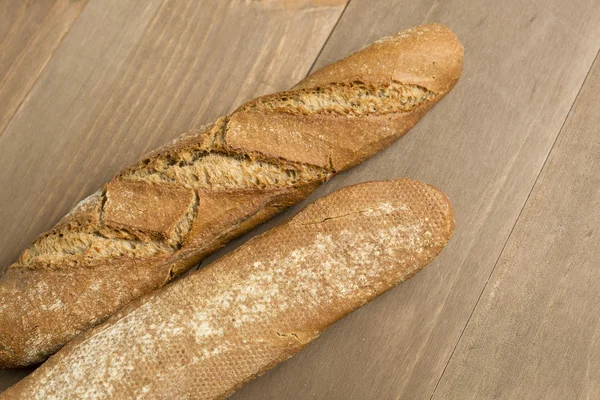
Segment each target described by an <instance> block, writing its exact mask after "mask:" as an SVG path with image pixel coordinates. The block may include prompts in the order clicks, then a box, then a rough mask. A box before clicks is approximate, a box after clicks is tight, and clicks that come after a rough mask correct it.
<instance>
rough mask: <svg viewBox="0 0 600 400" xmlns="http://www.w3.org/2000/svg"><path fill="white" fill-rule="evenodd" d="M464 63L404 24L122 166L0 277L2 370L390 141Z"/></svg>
mask: <svg viewBox="0 0 600 400" xmlns="http://www.w3.org/2000/svg"><path fill="white" fill-rule="evenodd" d="M461 62H462V47H461V45H460V43H459V42H458V40H457V39H456V37H455V36H454V34H452V33H451V32H450V31H449V30H448V29H447V28H445V27H443V26H441V25H425V26H421V27H416V28H413V29H411V30H407V31H403V32H401V33H399V34H397V35H395V36H392V37H390V38H387V39H383V40H381V41H379V42H377V43H375V44H373V45H372V46H369V47H367V48H365V49H363V50H361V51H359V52H357V53H355V54H353V55H350V56H349V57H347V58H345V59H344V60H341V61H339V62H337V63H335V64H332V65H331V66H329V67H326V68H324V69H323V70H321V71H317V72H316V73H314V74H313V75H311V76H309V77H308V78H306V79H305V80H304V81H302V82H301V83H299V84H298V85H297V86H296V87H295V88H293V89H292V90H289V91H286V92H281V93H277V94H273V95H269V96H263V97H260V98H258V99H255V100H252V101H250V102H248V103H246V104H245V105H243V106H242V107H240V108H239V109H238V110H237V111H235V112H234V113H233V114H232V115H229V116H226V117H222V118H219V119H218V120H217V121H215V122H214V123H212V124H209V125H207V126H205V127H203V128H201V129H198V130H194V131H191V132H189V133H187V134H184V135H183V136H181V137H179V138H178V139H176V140H174V141H172V142H171V143H168V144H167V145H165V146H162V147H161V148H159V149H157V150H155V151H153V152H152V153H150V154H149V155H147V156H146V157H143V158H142V159H141V160H140V161H139V162H137V163H135V164H134V165H132V166H131V167H129V168H126V169H124V170H123V171H121V172H120V173H119V174H117V176H116V177H115V178H114V179H113V180H112V181H111V182H109V183H108V184H107V185H105V186H104V187H103V188H102V189H101V190H99V191H98V192H96V193H94V194H93V195H92V196H90V197H89V198H88V199H86V200H84V201H83V202H82V203H80V204H79V205H77V206H76V207H75V208H74V210H73V211H72V212H71V213H70V214H69V215H67V216H65V217H64V218H63V219H62V220H61V221H60V222H59V223H58V224H57V225H56V226H55V227H54V228H53V229H51V230H50V231H49V232H47V233H45V234H42V235H41V236H40V237H39V238H38V239H37V240H36V241H35V242H34V243H33V244H32V245H31V246H30V247H29V248H28V249H26V250H25V251H24V252H23V254H22V256H21V257H20V259H19V260H18V261H17V262H16V263H15V264H13V265H12V266H10V267H9V270H8V272H7V273H6V274H5V276H3V277H2V278H1V279H0V368H5V367H14V366H23V365H28V364H32V363H37V362H40V361H42V360H43V359H44V358H46V357H47V356H48V355H49V354H51V353H52V352H54V351H56V349H58V348H60V346H61V345H63V344H64V343H66V342H67V341H68V340H70V339H71V338H72V337H74V336H75V335H77V334H78V333H80V332H82V331H83V330H85V329H88V328H89V327H91V326H93V325H94V324H96V323H98V322H99V321H102V320H104V319H105V318H107V317H108V316H109V315H111V314H113V313H114V312H115V311H116V310H118V309H119V308H121V307H123V306H124V305H126V304H127V303H129V302H130V301H131V300H132V299H135V298H136V297H138V296H140V295H141V294H144V293H147V292H148V291H150V290H153V289H155V288H157V287H160V286H163V285H164V284H166V283H167V282H169V280H171V279H172V278H173V277H175V276H176V275H178V274H180V273H182V272H184V271H186V270H187V269H189V268H190V267H192V266H193V265H195V264H196V263H198V262H200V261H201V260H202V258H203V257H205V256H206V255H207V254H209V253H210V252H212V251H214V250H216V249H218V248H219V247H221V246H223V245H224V243H226V242H227V241H228V240H231V239H232V238H234V237H235V236H237V235H240V234H241V233H243V232H245V231H247V230H249V229H251V228H252V227H254V226H256V225H257V224H259V223H261V222H263V221H264V220H266V219H267V218H270V217H271V216H273V215H274V214H276V213H278V212H280V211H282V210H283V209H284V208H285V207H287V206H289V205H291V204H294V203H296V202H298V201H300V200H301V199H303V198H305V197H306V196H308V195H309V194H310V193H311V192H312V190H314V189H315V188H316V187H317V186H318V185H319V184H321V183H322V182H324V181H326V180H327V179H329V178H330V177H331V176H332V175H333V174H335V173H336V172H339V171H341V170H344V169H346V168H349V167H351V166H353V165H356V164H358V163H360V162H362V161H363V160H364V159H366V158H368V157H370V156H371V155H373V154H374V153H376V152H377V151H379V150H381V149H383V148H385V147H386V146H388V145H389V144H390V143H392V142H393V141H394V140H396V139H397V138H399V137H400V136H401V135H403V134H404V133H406V132H407V131H408V130H409V129H410V128H411V127H412V126H413V125H414V124H415V123H416V122H417V121H418V120H419V119H420V118H421V117H422V116H423V115H424V114H425V112H426V111H427V110H429V109H430V108H431V107H432V106H433V105H434V104H435V103H436V102H437V101H439V100H440V99H441V98H442V97H443V96H444V95H445V94H446V93H447V92H448V90H450V88H451V87H452V86H453V85H454V84H455V83H456V81H457V79H458V77H459V75H460V67H461ZM96 287H98V288H99V289H97V290H96V289H91V288H96Z"/></svg>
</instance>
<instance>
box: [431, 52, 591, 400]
mask: <svg viewBox="0 0 600 400" xmlns="http://www.w3.org/2000/svg"><path fill="white" fill-rule="evenodd" d="M598 93H600V60H598V59H596V62H595V64H594V67H593V68H592V70H591V72H590V75H589V76H588V79H587V80H586V84H585V86H584V87H583V89H582V92H581V94H580V96H579V97H578V99H577V102H576V103H575V106H574V107H573V111H572V112H571V113H570V115H569V118H568V119H567V122H566V124H565V127H564V128H563V130H562V131H561V134H560V136H559V138H558V141H557V143H556V145H555V146H554V149H553V150H552V152H551V153H550V157H549V159H548V162H547V164H546V166H545V167H544V169H543V171H542V174H541V175H540V177H539V179H538V182H537V183H536V185H535V187H534V189H533V192H532V193H531V196H530V198H529V200H528V202H527V205H526V206H525V209H524V210H523V213H522V214H521V217H520V218H519V221H518V223H517V225H516V226H515V229H514V231H513V233H512V235H511V236H510V239H509V241H508V243H507V245H506V248H505V249H504V251H503V252H502V256H501V257H500V260H499V261H498V265H497V266H496V268H495V269H494V272H493V274H492V276H491V278H490V280H489V282H488V283H487V286H486V288H485V291H484V292H483V295H482V296H481V299H480V300H479V303H478V304H477V307H476V308H475V312H474V313H473V316H472V317H471V320H470V321H469V324H468V326H467V329H466V330H465V333H464V334H463V336H462V338H461V340H460V341H459V343H458V347H457V348H456V351H455V353H454V356H453V357H452V360H451V361H450V364H449V365H448V368H447V369H446V372H445V374H444V376H443V377H442V380H441V382H440V385H439V386H438V390H437V391H436V394H435V396H434V397H433V398H434V399H448V398H452V399H492V398H493V399H523V398H528V399H534V398H535V399H575V398H581V399H598V398H600V313H598V310H600V296H599V294H600V268H599V267H600V135H599V133H600V132H599V128H598V127H600V112H599V111H600V108H599V106H598V100H599V98H600V96H598Z"/></svg>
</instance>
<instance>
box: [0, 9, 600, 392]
mask: <svg viewBox="0 0 600 400" xmlns="http://www.w3.org/2000/svg"><path fill="white" fill-rule="evenodd" d="M345 5H346V2H345V1H334V0H328V1H322V0H321V1H317V0H303V1H299V0H295V1H292V0H271V1H249V0H244V1H242V0H239V1H238V0H235V1H234V0H230V1H223V2H213V1H201V2H181V1H175V0H165V1H160V0H156V1H149V2H137V3H135V2H130V1H116V0H115V1H99V0H90V1H89V3H88V4H87V6H85V8H84V10H83V12H82V13H81V15H80V16H79V18H78V19H77V21H76V22H75V24H74V25H73V27H72V28H71V31H70V32H69V33H68V34H67V35H66V36H65V38H64V40H63V42H62V43H61V44H60V46H59V47H58V48H57V49H56V51H55V53H54V55H53V57H52V58H51V60H50V62H49V63H48V64H47V66H46V68H45V69H44V70H43V71H42V73H41V75H40V76H39V78H38V80H37V81H36V83H35V85H34V86H33V87H32V89H31V91H30V92H29V94H28V95H27V97H26V98H25V101H24V103H23V106H22V107H21V108H20V109H19V110H18V112H17V113H16V114H15V115H14V116H13V117H12V120H11V121H10V123H9V124H8V125H7V127H6V129H5V130H4V133H3V134H2V135H1V136H0V170H2V171H3V172H2V174H0V187H2V188H4V190H2V191H0V204H2V207H1V208H0V222H1V223H2V226H3V227H4V229H3V231H2V239H1V240H2V242H0V246H1V248H0V250H1V251H0V268H4V267H6V266H7V265H8V264H9V263H10V262H12V261H14V259H16V257H17V255H18V253H19V252H20V251H22V250H23V248H24V247H25V246H26V245H27V244H28V243H29V242H31V240H32V239H33V238H34V237H35V236H36V235H37V234H38V233H40V232H42V231H43V230H45V229H48V228H49V227H50V226H51V225H52V224H54V223H55V222H56V220H57V219H58V218H60V216H62V215H63V214H64V213H65V212H66V211H68V209H69V208H70V207H71V206H72V205H73V204H74V203H76V202H77V200H79V199H81V198H82V197H84V196H85V195H86V194H89V193H91V192H92V191H93V190H94V189H95V188H96V187H98V186H99V185H100V184H101V183H102V182H103V181H105V180H106V179H107V178H108V177H110V176H111V175H112V174H113V173H114V172H115V171H116V170H117V169H119V168H120V167H122V166H123V165H125V164H127V163H129V162H131V161H133V160H134V159H136V158H137V157H139V156H140V155H141V154H142V153H143V152H145V151H147V150H149V149H151V148H153V147H155V146H156V145H158V144H161V143H163V142H165V141H167V140H168V139H170V138H172V137H174V136H176V135H177V134H179V133H181V132H183V131H185V130H186V129H189V128H192V127H197V126H198V125H200V124H203V123H206V122H209V121H210V120H212V119H213V118H214V117H216V116H218V115H221V114H224V113H226V112H228V111H230V110H231V109H232V108H234V107H235V106H236V105H239V104H240V103H241V102H242V101H244V100H245V99H248V98H250V97H254V96H256V95H259V94H262V93H265V92H271V91H275V90H280V89H284V88H287V87H289V86H291V85H292V84H293V83H295V82H296V81H298V80H299V79H301V78H302V77H303V76H304V75H305V74H306V73H307V72H308V71H309V69H310V68H311V66H312V65H313V62H315V60H316V64H315V68H318V67H320V66H323V65H325V64H327V63H329V62H331V61H334V60H336V59H338V58H340V57H342V56H344V55H346V54H348V53H349V52H350V51H353V50H356V49H358V48H360V47H361V46H363V45H366V44H368V43H369V42H371V41H372V40H375V39H377V38H379V37H381V36H384V35H387V34H390V33H393V32H395V31H398V30H400V29H403V28H406V27H409V26H411V25H415V24H419V23H422V22H433V21H438V22H442V23H446V24H447V25H449V26H450V27H451V28H452V29H453V30H454V31H455V32H456V33H457V34H458V36H459V38H460V39H461V41H462V42H463V44H464V46H465V50H466V56H465V68H464V72H463V77H462V79H461V81H460V82H459V84H458V85H457V87H456V88H455V90H454V91H453V92H452V93H450V95H449V96H448V97H447V98H446V99H445V100H443V101H442V102H441V103H440V104H439V105H438V106H437V107H436V108H435V109H434V110H433V111H432V112H431V113H429V114H428V115H427V116H426V117H425V119H424V120H423V121H422V122H421V123H420V124H419V125H418V126H417V127H416V128H415V129H413V131H412V132H411V133H409V134H408V135H407V136H406V137H405V138H403V139H401V140H400V141H399V142H398V143H396V144H395V145H393V146H392V147H390V148H389V149H388V150H386V151H384V152H383V153H381V154H379V155H377V156H376V157H374V158H373V159H371V160H369V161H367V162H366V163H364V164H363V165H361V166H359V167H357V168H355V169H353V170H351V171H349V172H348V173H345V174H342V175H340V176H337V177H336V178H334V179H333V180H332V181H331V182H329V183H327V184H326V185H324V186H323V187H322V188H320V189H319V190H318V191H317V192H316V193H315V194H314V195H313V196H312V197H311V198H312V199H314V198H317V197H319V196H322V195H323V194H325V193H327V192H330V191H333V190H335V189H336V188H339V187H341V186H345V185H347V184H351V183H357V182H361V181H366V180H373V179H386V178H395V177H399V176H409V177H412V178H416V179H420V180H423V181H425V182H428V183H432V184H434V185H436V186H437V187H439V188H440V189H442V190H443V191H445V192H446V193H447V194H448V196H449V197H450V200H451V201H452V203H453V205H454V208H455V212H456V219H457V230H456V234H455V237H454V239H453V241H452V242H451V244H450V245H449V246H448V248H447V249H446V251H445V252H444V253H443V255H442V256H441V257H440V258H439V259H438V260H436V261H435V262H434V263H433V264H432V265H431V266H430V267H428V268H427V269H426V270H425V271H423V272H422V273H420V274H419V275H417V276H416V277H415V278H413V279H412V280H410V281H409V282H407V283H405V284H403V285H402V286H401V287H399V288H397V289H394V290H392V291H391V292H389V293H387V294H385V295H384V296H382V297H381V298H379V299H377V300H376V301H374V302H373V303H372V304H370V305H368V306H366V307H364V308H363V309H361V310H359V311H357V312H355V313H353V314H352V315H350V316H349V317H348V318H346V319H344V320H343V321H341V322H339V323H337V324H336V325H334V326H333V327H332V328H331V329H330V330H328V331H327V332H326V333H325V334H324V335H323V336H322V337H321V338H320V339H318V340H317V341H316V342H315V343H313V344H312V345H311V346H309V347H308V348H307V349H306V350H305V351H303V352H302V353H300V354H299V355H297V356H296V357H294V358H293V359H291V360H290V361H288V362H287V363H285V364H283V365H282V366H280V367H278V368H276V369H274V370H273V371H271V372H269V373H267V374H266V375H265V376H264V377H262V378H260V379H257V380H256V381H254V382H252V383H251V384H249V385H247V386H246V387H245V388H243V389H242V390H241V391H240V392H239V393H237V394H235V395H234V396H233V398H234V399H238V400H239V399H280V398H294V399H305V398H306V399H308V398H317V399H325V398H327V399H338V398H339V399H370V398H381V399H403V398H406V399H430V398H432V397H433V398H434V399H462V398H477V399H481V398H483V399H487V398H557V399H559V398H586V396H587V398H597V397H598V396H599V394H598V390H599V386H598V376H599V375H598V374H599V371H600V370H599V369H598V367H599V365H598V362H597V361H596V360H595V358H594V355H595V353H597V352H595V351H594V350H595V349H596V347H597V334H596V331H597V330H598V329H597V328H598V320H597V318H596V317H595V316H593V314H594V311H595V310H594V308H593V306H594V305H596V304H597V300H595V298H594V295H595V291H594V289H596V288H597V285H596V283H595V282H594V279H593V278H594V277H596V276H595V274H596V272H595V271H594V268H593V267H594V266H595V265H597V262H595V260H594V257H596V258H598V254H594V252H596V248H598V240H597V237H598V235H596V229H595V227H594V222H596V224H597V222H598V221H597V219H598V218H597V216H596V215H595V214H593V215H591V216H588V215H587V214H586V213H589V212H590V211H589V210H591V209H593V208H594V206H596V208H597V206H598V201H597V198H598V187H599V184H600V182H599V181H598V178H597V173H596V174H595V175H594V171H598V163H599V162H600V160H599V158H600V156H599V155H598V150H599V148H598V146H597V144H598V143H597V138H596V136H597V135H596V134H595V132H594V128H595V127H594V123H595V124H596V125H598V121H597V115H596V114H597V111H598V106H597V104H598V101H599V100H600V95H598V94H597V93H598V86H599V85H598V83H597V81H598V79H599V78H595V81H594V77H595V76H596V75H598V73H596V74H591V75H590V78H589V79H588V82H587V83H586V85H585V87H584V89H583V91H582V95H581V97H580V99H579V100H578V102H577V106H576V107H575V108H574V115H573V116H572V118H571V119H570V121H569V122H568V123H567V125H566V127H565V129H564V130H562V131H561V127H562V125H563V123H564V121H565V119H566V118H567V114H568V113H569V110H570V109H571V107H572V105H573V102H574V101H575V98H576V96H577V93H578V92H579V90H580V88H581V86H582V84H583V82H584V79H585V77H586V74H587V73H588V72H589V70H590V67H591V65H592V62H593V59H594V57H595V56H596V53H597V52H598V49H599V48H600V7H598V5H597V1H596V0H575V1H573V2H563V1H560V0H545V1H538V2H530V1H509V0H502V1H497V2H488V1H483V0H481V1H466V0H449V1H445V2H439V1H436V0H427V1H422V2H414V1H408V0H396V1H393V0H381V1H377V2H373V1H368V0H351V1H350V3H349V5H348V7H347V8H346V9H345V11H344V13H343V15H342V10H344V7H345ZM340 15H341V19H340V20H339V23H338V24H337V25H335V24H336V21H338V18H339V17H340ZM334 27H335V29H334ZM332 29H333V33H332V34H331V37H330V38H329V40H327V38H328V36H329V34H330V33H331V31H332ZM326 41H327V43H326V44H325V42H326ZM324 44H325V47H324V48H323V45H324ZM2 46H3V44H0V48H2ZM321 50H322V52H321ZM320 52H321V53H320ZM319 53H320V55H319ZM317 56H318V59H317ZM596 69H598V68H597V67H596ZM594 82H596V83H594ZM594 85H595V86H594ZM0 90H1V89H0ZM594 112H596V114H594ZM594 117H595V118H596V119H595V120H594V119H593V118H594ZM586 120H587V121H586ZM579 129H581V130H582V131H583V132H581V133H579V135H577V136H576V134H577V132H576V131H577V130H579ZM559 132H562V134H561V135H560V136H559ZM569 135H571V136H569ZM557 137H559V139H558V144H557V146H556V147H555V149H554V151H553V152H552V156H551V159H550V162H549V163H548V164H547V166H546V168H545V169H544V173H543V174H542V176H541V179H540V180H539V181H538V184H537V186H536V188H535V190H534V192H533V194H532V195H531V197H530V198H529V200H528V196H529V195H530V193H531V190H532V188H533V187H534V184H535V182H536V179H537V178H538V176H539V174H540V171H541V169H542V166H543V165H544V162H545V160H546V159H547V157H548V154H549V153H550V150H551V148H552V145H553V143H554V142H555V140H556V138H557ZM563 137H565V138H564V139H563ZM569 138H570V139H569ZM587 141H591V143H589V144H588V143H587ZM577 159H582V160H583V161H585V162H583V163H582V164H581V165H580V166H579V167H578V168H579V169H573V170H569V171H570V173H569V171H567V170H563V169H562V168H561V165H562V164H561V163H565V162H568V161H566V160H577ZM594 167H595V169H594ZM570 175H575V176H577V177H578V179H575V180H574V181H573V182H572V183H570V182H569V179H568V177H569V176H570ZM569 184H571V185H572V186H569ZM579 196H581V197H579ZM536 199H537V200H536ZM524 205H526V206H525V210H524V211H523V213H522V214H521V216H520V217H519V215H520V213H521V211H522V210H523V207H524ZM299 207H300V206H298V207H295V208H294V209H292V210H290V211H289V212H288V213H286V214H285V215H283V216H280V217H278V218H275V219H274V221H271V222H269V223H268V224H265V226H262V227H260V228H259V229H257V230H255V231H254V232H252V233H251V234H249V235H246V236H245V237H243V238H241V239H239V240H236V241H235V242H234V243H232V244H231V245H230V246H228V247H226V248H225V249H223V250H222V251H220V252H218V254H216V255H213V256H212V257H211V259H214V258H216V257H218V256H219V255H222V254H224V253H225V252H227V251H230V250H231V249H232V248H234V247H236V246H238V245H240V244H241V243H243V242H244V241H245V240H247V239H248V238H249V237H251V236H252V235H254V234H256V233H258V232H261V231H264V230H265V229H267V228H268V227H270V226H273V224H275V223H276V222H277V221H281V219H282V218H285V217H286V216H289V215H290V214H291V213H293V212H294V211H295V210H297V209H298V208H299ZM570 221H575V222H574V225H572V226H571V225H569V222H570ZM515 223H516V224H517V225H516V228H515V229H514V231H513V230H512V229H513V227H515ZM588 227H589V228H590V230H586V229H587V228H588ZM552 228H555V229H552ZM511 232H512V234H511ZM590 232H591V233H590ZM588 233H589V235H588ZM544 235H546V236H544ZM586 235H588V236H586ZM507 240H508V245H507V246H506V248H505V250H504V252H503V248H504V246H505V244H506V243H507ZM594 240H595V241H594ZM501 253H502V256H501ZM596 253H597V252H596ZM499 257H500V261H499V262H498V259H499ZM586 260H587V262H586ZM209 261H210V260H207V262H209ZM497 262H498V263H497ZM205 263H206V262H205ZM561 263H562V264H563V268H561V269H558V268H559V267H560V265H561ZM579 265H583V267H582V268H581V270H577V268H578V267H579ZM536 266H538V267H537V268H536ZM573 271H575V272H573ZM490 274H492V278H491V279H492V280H491V281H490V282H489V283H488V278H489V277H490ZM494 282H499V283H498V286H497V287H496V286H494ZM482 291H484V293H483V295H482ZM490 293H491V294H490ZM480 296H481V298H480ZM478 302H479V304H478ZM573 309H574V310H573ZM474 310H475V311H474ZM570 311H572V313H569V312H570ZM472 314H473V316H472V317H471V315H472ZM563 320H564V321H565V322H568V323H565V324H561V323H560V322H561V321H563ZM465 328H466V329H465ZM463 332H464V334H463ZM461 335H462V336H461ZM457 343H458V346H457ZM455 348H456V351H455ZM553 349H556V350H557V352H556V353H555V354H551V356H549V355H548V353H549V352H551V351H552V350H553ZM563 353H566V355H568V357H567V356H566V355H565V354H563ZM513 365H515V368H513ZM563 367H564V368H568V369H569V371H568V373H566V374H565V373H563V374H559V373H558V372H559V371H560V369H561V368H563ZM544 371H547V374H545V373H544ZM18 374H19V373H18V372H17V373H15V372H3V371H0V388H2V387H6V385H8V384H9V383H10V382H11V380H14V379H16V377H18V376H19V375H18ZM440 379H441V381H440ZM438 383H439V385H438ZM575 388H577V389H578V390H572V391H569V389H575ZM554 389H556V390H554ZM569 393H570V394H571V395H570V396H569V395H568V394H569ZM542 394H543V396H542ZM469 396H471V397H469Z"/></svg>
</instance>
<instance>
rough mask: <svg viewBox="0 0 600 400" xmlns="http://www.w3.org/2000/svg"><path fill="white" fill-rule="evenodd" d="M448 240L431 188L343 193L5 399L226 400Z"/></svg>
mask: <svg viewBox="0 0 600 400" xmlns="http://www.w3.org/2000/svg"><path fill="white" fill-rule="evenodd" d="M453 230H454V217H453V212H452V207H451V206H450V203H449V202H448V199H447V198H446V196H445V195H444V194H442V193H441V192H439V191H438V190H437V189H435V188H433V187H431V186H429V185H425V184H422V183H419V182H415V181H412V180H410V179H398V180H394V181H379V182H369V183H364V184H359V185H355V186H349V187H346V188H343V189H340V190H338V191H337V192H334V193H332V194H330V195H328V196H326V197H324V198H321V199H319V200H317V201H315V202H314V203H312V204H310V205H309V206H308V207H306V208H305V209H304V210H302V211H300V212H299V213H298V214H297V215H296V216H295V217H293V218H292V219H290V220H288V221H287V222H285V223H283V224H281V225H279V226H278V227H276V228H274V229H272V230H270V231H268V232H266V233H264V234H262V235H259V236H257V237H255V238H254V239H252V240H250V241H249V242H247V243H246V244H245V245H243V246H241V247H240V248H238V249H237V250H235V251H233V252H232V253H229V254H228V255H226V256H224V257H222V258H221V259H219V260H217V261H216V262H214V263H213V264H211V265H209V266H207V267H206V268H204V269H202V270H200V271H197V272H195V273H193V274H191V275H189V276H187V277H185V278H183V279H181V280H179V281H177V282H174V283H173V284H171V285H168V286H167V287H164V288H162V289H160V290H157V291H155V292H153V293H150V294H148V295H146V296H144V297H142V298H141V299H138V300H137V301H135V302H133V303H132V304H130V305H129V306H127V307H125V308H124V309H123V310H121V311H120V312H118V313H117V314H115V315H113V316H112V317H110V318H109V319H108V320H107V321H106V322H105V323H103V324H101V325H99V326H97V327H95V328H93V329H91V330H89V331H87V332H85V333H83V334H82V335H80V336H78V337H77V338H75V339H74V340H73V341H71V342H70V343H68V344H67V345H66V346H64V348H63V349H61V350H60V351H59V352H58V353H57V354H56V355H54V356H52V357H51V358H50V359H49V360H48V361H47V362H46V363H45V364H43V365H42V366H41V367H40V368H38V369H37V370H36V371H34V372H33V373H32V374H31V375H30V376H28V377H26V378H25V379H24V380H22V381H21V382H19V383H17V384H16V385H15V386H13V387H12V388H10V389H8V391H6V392H5V393H4V394H3V395H0V397H1V398H2V399H7V400H8V399H46V398H53V399H67V398H95V399H105V398H119V399H121V398H148V399H164V398H178V399H191V398H194V399H223V398H225V397H227V396H229V395H230V394H231V393H233V392H234V391H235V390H237V389H238V388H239V387H241V386H242V385H243V384H244V383H245V382H248V381H249V380H251V379H253V378H254V377H256V376H259V375H261V374H263V373H264V372H265V371H267V370H268V369H269V368H271V367H273V366H274V365H276V364H278V363H280V362H282V361H284V360H286V359H288V358H289V357H291V356H292V355H293V354H295V353H296V352H298V351H299V350H301V349H302V348H303V347H304V346H305V345H306V344H308V343H309V342H311V341H312V340H314V339H315V338H316V337H318V336H319V334H320V333H321V332H322V331H323V330H324V329H326V328H327V327H328V326H330V325H331V324H332V323H334V322H335V321H337V320H338V319H340V318H342V317H344V316H345V315H347V314H348V313H350V312H351V311H353V310H355V309H356V308H358V307H360V306H362V305H363V304H365V303H367V302H369V301H371V300H372V299H374V298H375V297H376V296H378V295H380V294H381V293H383V292H385V291H386V290H388V289H390V288H392V287H394V286H396V285H397V284H399V283H400V282H403V281H405V280H406V279H408V278H410V277H411V276H413V275H414V274H415V273H417V272H418V271H419V270H420V269H422V268H423V267H424V266H425V265H427V264H428V263H429V262H430V261H431V260H433V259H434V258H435V257H436V256H437V255H438V254H439V253H440V252H441V251H442V249H443V248H444V247H445V245H446V243H447V242H448V240H449V239H450V237H451V236H452V233H453ZM184 370H185V371H184Z"/></svg>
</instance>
